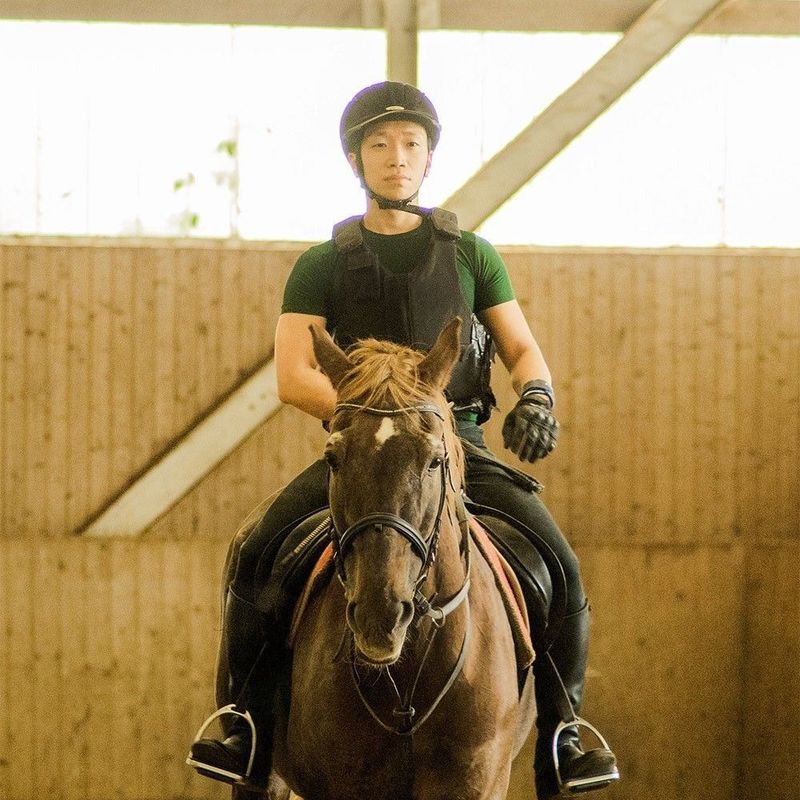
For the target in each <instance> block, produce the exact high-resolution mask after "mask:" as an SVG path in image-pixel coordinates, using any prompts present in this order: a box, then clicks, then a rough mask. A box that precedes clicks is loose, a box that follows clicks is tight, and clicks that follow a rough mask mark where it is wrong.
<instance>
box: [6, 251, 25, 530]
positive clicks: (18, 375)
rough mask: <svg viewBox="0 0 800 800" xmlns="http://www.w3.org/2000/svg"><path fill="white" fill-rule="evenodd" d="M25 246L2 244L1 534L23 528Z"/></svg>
mask: <svg viewBox="0 0 800 800" xmlns="http://www.w3.org/2000/svg"><path fill="white" fill-rule="evenodd" d="M27 252H28V249H27V248H25V247H8V248H4V257H3V298H2V301H3V329H2V337H3V341H2V354H3V384H2V386H1V387H0V390H2V397H1V398H0V402H2V405H3V413H2V424H3V445H4V446H3V451H2V454H0V456H1V457H2V464H3V467H2V497H0V522H2V526H1V527H0V536H19V535H20V534H21V533H23V531H24V521H23V513H22V512H23V506H24V491H25V474H26V467H25V455H26V450H27V448H26V447H25V446H24V442H25V407H26V391H25V339H26V336H25V328H26V325H27V322H26V318H27V314H26V303H27V293H28V275H27Z"/></svg>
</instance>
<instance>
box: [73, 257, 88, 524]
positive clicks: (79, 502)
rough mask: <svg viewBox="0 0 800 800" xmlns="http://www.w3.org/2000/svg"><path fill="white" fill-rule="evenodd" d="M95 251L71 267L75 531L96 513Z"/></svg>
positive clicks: (74, 259) (74, 258)
mask: <svg viewBox="0 0 800 800" xmlns="http://www.w3.org/2000/svg"><path fill="white" fill-rule="evenodd" d="M90 256H91V251H90V250H88V249H84V250H81V251H79V252H77V253H74V254H73V256H72V258H71V264H70V273H71V274H70V284H71V286H70V288H71V295H70V321H69V342H70V353H71V356H70V361H69V397H68V401H69V408H70V425H69V436H68V447H69V459H70V471H69V500H68V502H67V521H68V527H69V530H74V529H75V528H77V527H78V526H79V525H80V524H81V523H82V522H84V521H85V520H86V518H87V517H88V515H89V514H90V513H91V512H92V511H93V510H94V506H93V505H92V502H91V497H90V494H91V493H90V490H89V486H90V480H89V472H90V470H89V453H90V426H91V424H92V410H91V404H90V386H91V372H92V369H93V363H92V354H91V338H92V337H91V333H90V326H91V324H92V323H91V320H90V309H91V308H92V306H93V300H92V299H91V294H92V286H93V280H92V267H91V263H90Z"/></svg>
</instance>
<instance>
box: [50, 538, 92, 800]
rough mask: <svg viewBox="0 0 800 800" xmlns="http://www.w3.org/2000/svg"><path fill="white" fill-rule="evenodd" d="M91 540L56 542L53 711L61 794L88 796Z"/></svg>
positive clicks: (70, 798) (90, 698) (90, 705)
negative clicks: (59, 688)
mask: <svg viewBox="0 0 800 800" xmlns="http://www.w3.org/2000/svg"><path fill="white" fill-rule="evenodd" d="M95 547H97V543H96V542H92V541H86V540H82V539H69V540H67V541H65V542H64V541H62V543H61V558H62V563H63V572H62V576H61V584H60V589H61V591H60V595H59V597H58V600H59V604H60V613H59V620H58V621H59V625H60V629H61V652H62V654H63V660H62V670H61V675H62V681H63V686H64V694H63V698H64V702H63V705H62V707H61V708H60V709H59V716H60V722H61V725H60V736H61V753H62V759H63V764H62V767H61V770H62V778H63V795H64V797H65V798H69V800H72V798H85V797H89V780H88V778H89V774H88V769H87V763H88V758H89V731H90V730H91V728H92V725H93V724H95V723H94V720H92V714H93V709H94V694H93V689H94V686H93V682H92V679H91V675H90V671H89V664H88V661H87V637H88V636H90V635H93V634H92V633H91V632H92V631H94V626H95V624H96V620H94V619H91V618H89V616H88V614H87V608H86V603H85V596H86V593H87V591H89V592H91V591H92V590H93V587H92V586H91V585H89V586H88V587H87V583H88V582H89V577H88V576H89V572H88V569H87V563H86V559H85V556H86V552H87V550H89V549H91V548H95Z"/></svg>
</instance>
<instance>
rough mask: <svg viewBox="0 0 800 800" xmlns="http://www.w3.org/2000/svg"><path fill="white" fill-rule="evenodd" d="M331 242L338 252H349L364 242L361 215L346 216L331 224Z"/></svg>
mask: <svg viewBox="0 0 800 800" xmlns="http://www.w3.org/2000/svg"><path fill="white" fill-rule="evenodd" d="M333 242H334V244H335V245H336V249H337V250H338V251H339V252H340V253H349V252H350V251H351V250H356V249H357V248H359V247H361V245H362V244H363V243H364V237H363V235H362V233H361V217H348V218H347V219H344V220H342V221H341V222H337V223H336V224H335V225H334V226H333Z"/></svg>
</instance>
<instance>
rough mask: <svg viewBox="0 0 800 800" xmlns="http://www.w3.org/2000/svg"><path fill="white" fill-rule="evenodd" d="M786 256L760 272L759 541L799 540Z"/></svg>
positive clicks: (799, 339)
mask: <svg viewBox="0 0 800 800" xmlns="http://www.w3.org/2000/svg"><path fill="white" fill-rule="evenodd" d="M786 262H787V259H786V257H777V256H776V257H773V258H770V259H769V261H768V265H767V268H766V269H764V270H763V274H762V278H763V281H764V289H763V295H762V296H763V310H762V313H761V317H760V327H761V328H762V330H763V333H762V336H761V339H762V350H761V352H760V356H759V357H760V360H761V363H762V365H763V370H764V384H765V387H770V388H769V389H767V388H765V390H764V395H763V396H762V398H761V405H762V414H763V415H764V417H765V418H766V419H767V420H769V422H766V423H765V424H764V425H763V426H762V437H763V440H762V445H761V446H762V450H763V464H762V466H761V468H760V470H759V478H760V481H761V484H760V485H761V494H762V496H769V495H770V494H771V496H772V502H766V503H762V504H761V508H760V522H759V538H761V539H766V538H768V537H775V538H778V537H785V538H790V539H798V540H800V469H798V468H797V465H798V462H800V435H798V428H800V270H798V269H797V268H795V270H794V271H793V272H791V273H790V272H789V271H788V270H787V269H786Z"/></svg>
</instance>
